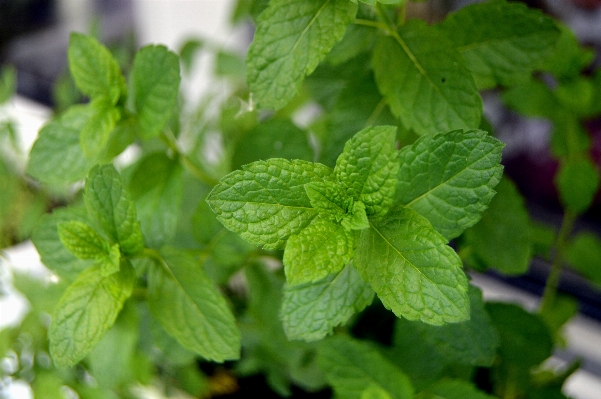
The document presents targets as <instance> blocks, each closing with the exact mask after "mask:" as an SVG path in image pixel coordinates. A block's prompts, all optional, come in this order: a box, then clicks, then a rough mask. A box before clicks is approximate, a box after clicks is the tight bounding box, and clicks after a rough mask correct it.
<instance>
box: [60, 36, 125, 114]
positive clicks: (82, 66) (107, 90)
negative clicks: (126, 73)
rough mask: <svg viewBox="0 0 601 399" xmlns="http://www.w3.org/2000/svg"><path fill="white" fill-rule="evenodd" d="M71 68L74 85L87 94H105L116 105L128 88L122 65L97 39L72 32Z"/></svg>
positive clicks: (96, 95) (93, 95) (94, 95)
mask: <svg viewBox="0 0 601 399" xmlns="http://www.w3.org/2000/svg"><path fill="white" fill-rule="evenodd" d="M68 58H69V69H70V71H71V75H72V76H73V80H75V85H76V86H77V88H78V89H79V90H81V92H82V93H83V94H85V95H87V96H88V97H92V98H96V97H104V98H106V99H107V100H109V101H110V102H111V103H112V104H115V103H116V102H117V100H118V99H119V96H120V95H121V92H122V91H124V90H125V79H124V78H123V75H122V74H121V69H119V64H118V63H117V61H116V60H115V59H114V58H113V56H112V55H111V53H110V52H109V51H108V49H107V48H106V47H104V46H103V45H102V44H100V43H99V42H98V41H97V40H96V39H94V38H91V37H89V36H85V35H82V34H81V33H72V34H71V40H70V42H69V50H68Z"/></svg>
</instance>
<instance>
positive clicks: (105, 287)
mask: <svg viewBox="0 0 601 399" xmlns="http://www.w3.org/2000/svg"><path fill="white" fill-rule="evenodd" d="M124 266H125V267H122V268H121V271H120V272H118V273H114V274H111V275H110V276H103V275H102V274H101V273H100V269H99V268H98V267H90V268H87V269H86V270H84V271H83V272H82V273H81V274H80V275H79V277H78V278H77V279H76V280H75V281H74V282H73V284H71V285H70V286H69V288H67V290H66V291H65V293H64V294H63V296H62V297H61V299H60V301H59V303H58V304H57V305H56V309H55V311H54V314H53V316H52V323H50V328H49V330H48V339H49V340H50V354H51V355H52V358H53V359H54V363H55V364H56V365H57V366H58V367H64V366H72V365H74V364H75V363H77V362H79V361H80V360H81V359H83V358H84V356H85V355H86V354H87V353H88V352H89V351H90V350H91V349H92V348H93V347H94V346H95V345H96V344H97V343H98V341H100V339H101V338H102V336H103V335H104V333H105V332H106V331H108V329H109V328H111V326H112V325H113V323H114V322H115V320H116V319H117V316H118V315H119V312H120V311H121V308H122V307H123V303H124V302H125V300H126V299H127V298H128V297H129V296H130V295H131V292H132V290H133V284H134V281H135V274H134V271H133V269H132V268H131V266H130V265H129V264H125V265H124Z"/></svg>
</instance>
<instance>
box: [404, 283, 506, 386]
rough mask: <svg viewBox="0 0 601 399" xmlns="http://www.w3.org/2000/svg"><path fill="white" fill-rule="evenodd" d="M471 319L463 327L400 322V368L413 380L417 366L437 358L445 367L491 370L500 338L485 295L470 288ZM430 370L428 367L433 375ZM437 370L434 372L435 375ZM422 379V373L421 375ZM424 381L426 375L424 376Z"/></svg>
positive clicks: (459, 324) (461, 324)
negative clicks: (429, 357) (453, 365)
mask: <svg viewBox="0 0 601 399" xmlns="http://www.w3.org/2000/svg"><path fill="white" fill-rule="evenodd" d="M468 295H469V299H470V319H469V320H466V321H463V322H461V323H453V324H447V325H444V326H431V325H428V324H424V323H421V322H415V321H408V320H404V319H397V321H396V325H395V329H394V331H395V334H394V347H395V353H396V354H397V355H396V358H397V360H398V361H397V364H399V365H400V366H401V368H402V369H404V370H405V371H406V372H407V374H409V375H410V376H411V377H413V376H414V375H416V374H414V373H415V369H416V368H418V369H419V367H416V366H415V362H416V361H418V360H419V359H421V358H425V359H427V358H428V356H435V357H437V358H439V359H441V360H442V362H443V363H444V365H449V364H453V363H457V364H465V365H471V366H484V367H490V366H491V365H492V363H493V360H494V357H495V354H496V350H497V347H498V346H499V334H498V333H497V330H496V329H495V327H494V326H493V324H492V321H491V319H490V317H489V316H488V314H487V313H486V311H485V310H484V302H483V301H482V293H481V292H480V290H478V289H477V288H475V287H473V286H470V287H469V292H468ZM429 368H430V366H429V365H428V364H425V370H423V371H425V372H426V373H429V371H428V369H429ZM433 371H434V370H430V372H433ZM417 375H419V373H418V374H417ZM421 377H424V375H421Z"/></svg>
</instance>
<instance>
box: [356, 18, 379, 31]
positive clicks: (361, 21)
mask: <svg viewBox="0 0 601 399" xmlns="http://www.w3.org/2000/svg"><path fill="white" fill-rule="evenodd" d="M354 24H355V25H361V26H369V27H370V28H378V29H383V30H386V29H387V26H386V25H385V24H383V23H382V22H378V21H372V20H371V19H361V18H357V19H355V22H354Z"/></svg>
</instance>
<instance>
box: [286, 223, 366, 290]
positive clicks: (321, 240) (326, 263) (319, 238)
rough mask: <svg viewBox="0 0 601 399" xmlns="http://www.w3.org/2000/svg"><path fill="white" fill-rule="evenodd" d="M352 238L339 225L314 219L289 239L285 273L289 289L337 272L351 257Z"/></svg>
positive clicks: (353, 241) (352, 236) (353, 243)
mask: <svg viewBox="0 0 601 399" xmlns="http://www.w3.org/2000/svg"><path fill="white" fill-rule="evenodd" d="M354 246H355V235H354V233H353V232H352V231H350V230H347V229H346V228H344V227H343V226H341V225H339V224H335V223H333V222H331V221H329V220H327V219H324V218H322V217H317V218H315V219H313V221H312V222H311V223H310V224H309V225H308V226H307V227H305V228H304V229H302V230H301V231H300V233H298V234H293V235H291V236H290V238H288V242H287V243H286V249H285V250H284V271H285V272H286V280H287V281H288V284H289V285H290V286H295V285H298V284H303V283H310V282H315V281H318V280H321V279H323V278H325V277H326V276H327V275H329V274H332V273H337V272H339V271H340V270H342V268H344V266H346V265H347V264H348V263H349V262H350V261H351V259H352V257H353V249H354Z"/></svg>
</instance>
